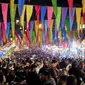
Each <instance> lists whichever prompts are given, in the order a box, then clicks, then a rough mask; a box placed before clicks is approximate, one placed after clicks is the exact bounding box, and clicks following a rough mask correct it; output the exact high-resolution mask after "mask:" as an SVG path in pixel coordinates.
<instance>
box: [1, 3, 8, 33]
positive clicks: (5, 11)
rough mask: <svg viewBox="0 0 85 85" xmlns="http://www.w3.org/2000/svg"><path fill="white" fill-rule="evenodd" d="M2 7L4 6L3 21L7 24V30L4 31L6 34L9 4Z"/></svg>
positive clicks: (3, 4)
mask: <svg viewBox="0 0 85 85" xmlns="http://www.w3.org/2000/svg"><path fill="white" fill-rule="evenodd" d="M1 6H2V15H3V20H4V24H5V30H4V32H6V28H7V13H8V4H6V3H2V4H1Z"/></svg>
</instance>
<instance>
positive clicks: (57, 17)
mask: <svg viewBox="0 0 85 85" xmlns="http://www.w3.org/2000/svg"><path fill="white" fill-rule="evenodd" d="M60 20H61V7H57V16H56V23H57V31H58V30H59V27H60Z"/></svg>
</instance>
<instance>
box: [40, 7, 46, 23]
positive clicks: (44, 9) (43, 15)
mask: <svg viewBox="0 0 85 85" xmlns="http://www.w3.org/2000/svg"><path fill="white" fill-rule="evenodd" d="M46 9H47V7H46V6H42V7H41V22H42V24H44V17H45V14H46Z"/></svg>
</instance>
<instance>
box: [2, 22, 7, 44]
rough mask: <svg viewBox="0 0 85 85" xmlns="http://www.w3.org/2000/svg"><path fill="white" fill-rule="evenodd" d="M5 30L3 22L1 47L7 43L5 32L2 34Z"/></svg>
mask: <svg viewBox="0 0 85 85" xmlns="http://www.w3.org/2000/svg"><path fill="white" fill-rule="evenodd" d="M4 30H5V24H4V22H2V37H3V45H5V44H6V43H7V40H6V32H4Z"/></svg>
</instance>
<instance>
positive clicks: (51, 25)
mask: <svg viewBox="0 0 85 85" xmlns="http://www.w3.org/2000/svg"><path fill="white" fill-rule="evenodd" d="M53 22H54V20H51V22H50V30H49V39H50V42H51V43H52V28H53Z"/></svg>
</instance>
